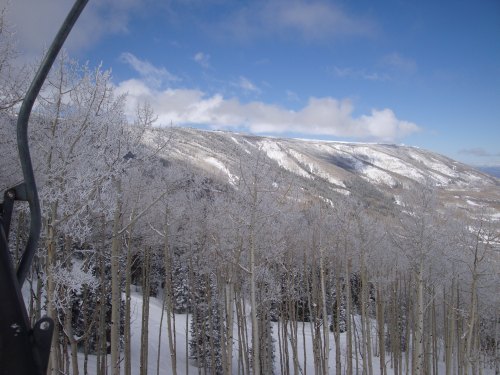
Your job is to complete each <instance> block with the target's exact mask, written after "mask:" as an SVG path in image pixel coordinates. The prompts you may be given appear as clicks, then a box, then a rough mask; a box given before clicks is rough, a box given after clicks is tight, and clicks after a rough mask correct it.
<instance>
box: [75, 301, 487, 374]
mask: <svg viewBox="0 0 500 375" xmlns="http://www.w3.org/2000/svg"><path fill="white" fill-rule="evenodd" d="M131 302H132V321H133V323H132V327H131V331H132V350H131V352H132V366H131V367H132V375H139V373H140V348H141V346H140V337H141V315H140V314H141V311H142V295H141V294H139V293H134V294H132V300H131ZM161 311H162V302H161V300H159V299H156V298H151V300H150V310H149V313H150V317H149V319H150V320H149V356H148V371H147V373H148V374H157V373H158V374H171V373H172V367H171V364H172V362H171V358H170V351H169V347H168V337H167V330H166V322H165V319H166V316H164V318H163V319H164V320H163V324H162V326H160V321H161V315H162V314H161ZM186 322H187V323H188V324H189V316H188V315H182V314H176V315H175V332H176V340H177V341H176V342H177V351H176V357H177V373H178V374H198V373H199V369H198V368H197V367H195V366H194V364H193V362H192V361H191V360H190V359H189V356H188V354H187V353H188V351H187V350H186V339H188V335H186V332H189V328H188V329H187V331H186ZM277 324H278V323H276V322H275V323H273V333H274V336H275V337H274V338H275V345H276V353H278V347H277V345H278V338H277V336H276V332H277V331H278V327H277ZM302 324H303V327H302ZM356 324H357V325H359V324H360V322H359V321H356ZM160 327H162V328H161V329H162V334H161V341H160V344H159V341H158V337H159V333H160ZM235 329H236V327H235ZM248 329H251V327H250V326H249V327H248ZM372 329H374V330H375V322H373V327H372ZM234 337H238V335H237V332H236V331H235V336H234ZM297 342H298V357H299V364H300V367H301V369H302V370H303V372H307V373H308V374H314V364H313V356H314V354H313V347H312V339H311V326H310V323H299V330H298V337H297ZM304 343H305V346H304ZM340 344H341V358H342V359H341V360H342V368H343V369H345V358H346V337H345V334H341V337H340ZM235 347H237V345H235ZM158 349H159V351H158ZM304 349H305V350H304ZM289 352H290V353H291V347H290V351H289ZM158 353H159V354H160V357H159V362H157V359H158ZM237 358H238V357H237V351H236V350H235V352H234V356H233V374H237V373H238V368H237ZM290 360H291V359H290ZM386 360H389V358H386ZM157 363H159V366H158V364H157ZM353 363H355V362H353ZM329 364H330V372H329V373H330V374H332V375H333V374H335V342H334V338H333V334H331V335H330V358H329ZM353 366H354V364H353ZM359 366H362V361H361V357H360V359H359ZM79 367H80V370H81V369H83V356H82V355H80V366H79ZM387 367H388V368H387V374H388V375H390V374H393V373H394V372H393V369H391V368H390V366H389V365H388V366H387ZM88 368H89V375H94V374H96V370H95V369H96V358H95V357H94V356H90V357H89V363H88ZM439 368H440V371H439V373H444V363H442V362H440V363H439ZM359 369H360V371H361V367H360V368H359ZM280 370H281V369H280V363H279V358H278V355H277V358H276V361H275V371H276V373H281V371H280ZM304 370H305V371H304ZM291 371H293V367H292V368H291ZM121 373H124V371H123V365H122V368H121ZM482 373H483V374H484V375H489V374H494V370H491V369H484V370H483V372H482ZM373 374H374V375H378V374H380V369H379V358H378V357H373Z"/></svg>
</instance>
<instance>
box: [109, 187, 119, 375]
mask: <svg viewBox="0 0 500 375" xmlns="http://www.w3.org/2000/svg"><path fill="white" fill-rule="evenodd" d="M115 182H116V185H117V194H118V196H117V199H116V207H115V213H114V218H113V240H112V242H111V348H110V350H111V374H112V375H120V305H121V286H120V263H119V258H120V237H119V234H118V231H119V229H120V223H121V216H122V200H121V183H120V181H115Z"/></svg>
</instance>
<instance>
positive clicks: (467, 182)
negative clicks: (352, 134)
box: [151, 127, 500, 217]
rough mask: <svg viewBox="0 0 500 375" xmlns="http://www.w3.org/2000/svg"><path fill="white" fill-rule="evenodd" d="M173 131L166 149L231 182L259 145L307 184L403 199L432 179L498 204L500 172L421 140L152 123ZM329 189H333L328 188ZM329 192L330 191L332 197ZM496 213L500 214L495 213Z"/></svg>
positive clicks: (452, 201) (462, 197) (458, 196)
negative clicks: (327, 137)
mask: <svg viewBox="0 0 500 375" xmlns="http://www.w3.org/2000/svg"><path fill="white" fill-rule="evenodd" d="M151 132H164V134H163V136H164V137H168V138H169V139H170V141H169V142H170V144H169V147H167V150H166V151H165V153H164V155H163V157H164V158H167V159H177V160H183V161H185V162H187V163H190V164H192V165H193V166H194V167H196V168H201V169H202V170H204V171H205V172H207V173H210V174H212V175H214V176H218V177H219V178H221V179H222V180H225V182H227V183H228V184H230V185H235V184H236V183H237V180H238V169H239V165H240V164H241V163H245V160H246V159H248V157H249V156H250V155H252V154H254V153H256V152H259V153H261V154H262V155H263V156H265V158H266V159H267V160H268V161H269V162H272V163H274V164H275V165H277V167H279V168H280V169H281V170H282V171H284V172H285V173H286V174H287V175H288V176H289V177H290V178H291V179H293V180H294V181H295V182H296V183H298V184H299V185H301V187H302V188H305V187H310V186H309V185H315V186H320V190H321V191H323V192H325V191H326V192H330V193H331V195H332V196H333V195H335V194H339V193H340V194H351V193H352V190H353V186H356V185H359V184H362V182H361V181H364V182H366V183H368V184H369V185H370V186H371V188H372V189H376V190H377V191H378V192H379V193H382V194H385V195H387V196H388V197H390V198H391V199H393V200H394V201H396V202H397V200H398V196H399V195H400V194H401V193H402V191H403V190H405V189H407V188H409V187H412V186H418V185H425V184H427V185H432V186H433V187H434V188H436V189H437V190H438V192H439V195H440V197H441V199H442V202H443V204H444V205H450V206H458V207H462V208H466V209H468V210H470V211H476V210H477V208H481V209H482V210H485V209H486V210H490V209H491V210H492V211H493V213H492V215H494V216H495V215H497V214H498V213H499V212H500V180H499V179H498V178H496V177H494V176H490V175H488V174H486V173H484V172H482V171H479V170H477V169H474V168H473V167H470V166H468V165H466V164H463V163H460V162H458V161H455V160H453V159H451V158H449V157H446V156H444V155H441V154H438V153H436V152H432V151H428V150H425V149H422V148H419V147H413V146H406V145H397V144H390V143H360V142H337V141H321V140H304V139H298V138H281V137H265V136H256V135H251V134H243V133H236V132H228V131H220V130H217V131H210V130H201V129H195V128H184V127H183V128H180V127H179V128H176V127H172V128H168V129H158V128H155V129H152V130H151ZM329 195H330V194H329ZM327 198H329V199H331V197H327ZM495 217H496V216H495Z"/></svg>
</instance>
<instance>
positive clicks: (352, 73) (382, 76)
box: [329, 66, 390, 81]
mask: <svg viewBox="0 0 500 375" xmlns="http://www.w3.org/2000/svg"><path fill="white" fill-rule="evenodd" d="M329 70H330V71H331V72H332V73H333V74H334V75H335V76H336V77H339V78H354V79H364V80H367V81H387V80H389V79H390V76H389V75H388V74H386V73H377V72H368V71H366V70H365V69H355V68H350V67H347V68H341V67H338V66H334V67H333V68H332V69H329Z"/></svg>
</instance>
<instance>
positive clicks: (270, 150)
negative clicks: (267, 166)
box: [259, 140, 311, 178]
mask: <svg viewBox="0 0 500 375" xmlns="http://www.w3.org/2000/svg"><path fill="white" fill-rule="evenodd" d="M259 145H260V147H261V148H262V150H263V151H264V152H265V153H266V155H267V156H268V157H269V158H270V159H273V160H275V161H276V162H277V163H278V165H279V166H280V167H282V168H285V169H286V170H287V171H290V172H292V173H295V174H297V175H299V176H302V177H307V178H310V177H311V176H310V175H309V174H308V173H307V172H306V171H304V170H303V169H302V168H300V167H299V166H298V165H297V164H296V163H295V162H294V161H293V160H291V159H290V157H289V156H288V154H287V153H286V152H284V151H282V150H281V147H280V146H279V144H277V143H276V142H274V141H268V140H266V141H262V142H259Z"/></svg>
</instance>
